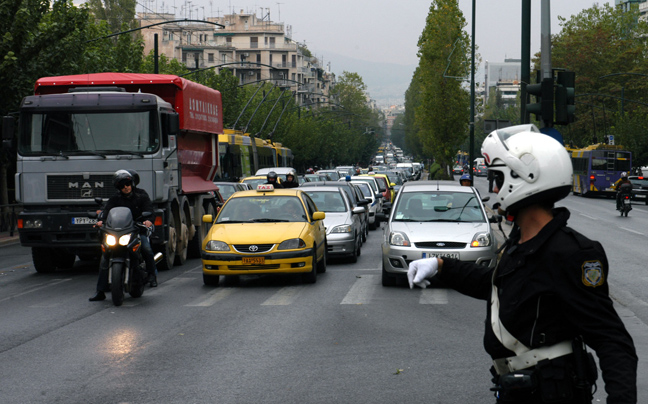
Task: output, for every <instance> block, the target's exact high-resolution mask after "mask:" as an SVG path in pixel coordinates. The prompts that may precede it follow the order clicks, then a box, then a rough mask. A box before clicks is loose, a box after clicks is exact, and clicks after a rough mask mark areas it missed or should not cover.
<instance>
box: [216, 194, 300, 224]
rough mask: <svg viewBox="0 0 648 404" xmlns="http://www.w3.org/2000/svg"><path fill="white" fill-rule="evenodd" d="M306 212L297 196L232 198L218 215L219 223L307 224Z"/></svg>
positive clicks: (217, 221)
mask: <svg viewBox="0 0 648 404" xmlns="http://www.w3.org/2000/svg"><path fill="white" fill-rule="evenodd" d="M305 221H306V212H305V211H304V206H303V205H302V203H301V200H300V199H299V198H298V197H296V196H266V195H262V196H250V197H241V198H230V199H229V200H228V202H227V203H226V204H225V206H223V209H222V211H221V212H220V214H219V215H218V219H217V220H216V224H218V223H254V222H257V223H258V222H305Z"/></svg>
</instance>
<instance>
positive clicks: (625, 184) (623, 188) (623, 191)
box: [614, 171, 632, 210]
mask: <svg viewBox="0 0 648 404" xmlns="http://www.w3.org/2000/svg"><path fill="white" fill-rule="evenodd" d="M614 186H615V188H616V190H617V194H616V210H621V199H622V198H623V197H624V196H625V195H628V194H630V193H631V192H632V182H630V180H629V179H628V173H626V172H625V171H624V172H622V173H621V178H620V179H619V180H618V181H617V182H616V184H614Z"/></svg>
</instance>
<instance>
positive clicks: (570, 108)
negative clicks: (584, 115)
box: [555, 71, 576, 125]
mask: <svg viewBox="0 0 648 404" xmlns="http://www.w3.org/2000/svg"><path fill="white" fill-rule="evenodd" d="M556 84H557V86H556V121H555V122H556V123H557V124H560V125H567V124H569V123H571V122H574V113H575V112H576V106H575V105H574V97H575V95H576V89H575V86H576V73H575V72H566V71H559V72H558V77H557V79H556Z"/></svg>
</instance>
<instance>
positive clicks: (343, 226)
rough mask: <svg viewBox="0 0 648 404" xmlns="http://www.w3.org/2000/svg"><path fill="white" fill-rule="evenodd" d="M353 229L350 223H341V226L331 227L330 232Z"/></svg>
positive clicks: (348, 231) (342, 231)
mask: <svg viewBox="0 0 648 404" xmlns="http://www.w3.org/2000/svg"><path fill="white" fill-rule="evenodd" d="M352 231H353V229H352V228H351V225H350V224H343V225H342V226H335V227H334V228H332V229H331V233H351V232H352Z"/></svg>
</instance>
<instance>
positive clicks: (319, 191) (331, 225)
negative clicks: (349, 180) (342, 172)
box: [301, 186, 365, 262]
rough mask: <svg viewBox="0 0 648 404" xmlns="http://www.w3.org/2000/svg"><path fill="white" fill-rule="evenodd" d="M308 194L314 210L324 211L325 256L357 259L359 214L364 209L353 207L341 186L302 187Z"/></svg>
mask: <svg viewBox="0 0 648 404" xmlns="http://www.w3.org/2000/svg"><path fill="white" fill-rule="evenodd" d="M301 189H302V191H304V193H306V194H307V195H308V196H310V197H311V199H312V200H313V202H315V205H316V206H317V209H318V210H320V211H322V212H325V213H326V218H324V226H326V246H327V254H328V256H330V257H332V256H338V257H340V256H345V257H348V258H349V260H350V261H351V262H357V261H358V256H359V255H360V254H361V247H362V236H363V234H362V223H361V221H360V220H361V215H363V214H364V212H365V209H364V208H363V207H361V206H359V207H355V208H354V207H353V203H352V202H351V200H350V199H349V197H348V196H347V194H346V192H345V191H344V190H343V189H342V188H340V187H333V186H329V187H326V186H323V187H305V188H301Z"/></svg>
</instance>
